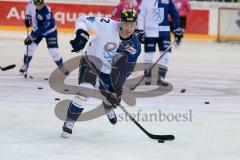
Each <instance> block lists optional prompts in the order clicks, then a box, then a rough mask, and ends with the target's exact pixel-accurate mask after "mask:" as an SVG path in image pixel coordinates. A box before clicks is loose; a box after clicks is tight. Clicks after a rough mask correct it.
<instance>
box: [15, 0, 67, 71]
mask: <svg viewBox="0 0 240 160" xmlns="http://www.w3.org/2000/svg"><path fill="white" fill-rule="evenodd" d="M31 24H32V32H31V34H30V35H29V36H28V37H27V38H26V39H25V41H24V44H25V45H27V50H26V53H25V54H24V58H23V65H22V67H21V68H20V72H21V73H24V72H26V70H27V68H28V66H29V63H30V61H31V59H32V56H33V53H34V51H35V50H36V48H37V46H38V44H39V43H40V42H41V40H42V38H44V37H45V38H46V42H47V47H48V50H49V53H50V54H51V56H52V58H53V60H54V61H55V63H56V64H57V66H58V67H59V69H60V70H61V71H62V72H63V73H64V74H65V75H68V74H69V72H68V71H67V70H66V69H65V68H64V66H63V60H62V56H61V55H60V54H59V50H58V39H57V26H56V25H55V20H54V18H53V14H52V11H51V8H50V7H49V6H48V5H47V4H46V3H44V0H31V1H29V3H28V5H27V9H26V19H25V25H26V27H27V29H28V28H29V27H30V26H31Z"/></svg>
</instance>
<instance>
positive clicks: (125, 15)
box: [121, 8, 138, 22]
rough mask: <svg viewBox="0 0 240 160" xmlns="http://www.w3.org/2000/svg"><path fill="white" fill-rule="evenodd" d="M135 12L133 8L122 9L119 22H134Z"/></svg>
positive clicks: (135, 18)
mask: <svg viewBox="0 0 240 160" xmlns="http://www.w3.org/2000/svg"><path fill="white" fill-rule="evenodd" d="M137 17H138V16H137V12H136V11H135V10H134V9H133V8H124V9H123V10H122V13H121V21H124V22H136V21H137Z"/></svg>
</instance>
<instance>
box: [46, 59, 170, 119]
mask: <svg viewBox="0 0 240 160" xmlns="http://www.w3.org/2000/svg"><path fill="white" fill-rule="evenodd" d="M80 58H81V56H78V57H75V58H72V59H70V60H68V61H67V62H66V63H65V64H64V65H65V67H66V68H67V69H68V70H69V71H70V73H71V72H72V71H74V70H75V69H77V68H78V67H79V62H80ZM96 61H98V60H96ZM100 67H101V64H100V65H96V68H98V69H99V68H100ZM143 69H144V64H143V63H139V64H136V67H135V70H134V71H143ZM155 71H156V73H155V72H154V74H153V75H157V70H155ZM141 76H142V75H141ZM141 76H138V77H135V78H131V79H128V80H127V81H126V83H125V84H124V86H123V95H122V100H123V101H124V102H125V103H126V104H127V105H128V106H135V105H136V98H147V97H157V96H161V95H164V94H166V93H169V92H170V91H172V89H173V86H172V84H169V85H168V86H167V87H164V86H157V85H156V81H157V77H156V76H153V85H156V86H147V87H145V86H144V87H143V86H142V85H143V83H141V84H140V87H139V89H137V90H135V91H131V90H129V87H128V86H129V85H131V84H133V83H135V82H137V81H138V80H139V79H141ZM65 79H66V76H65V75H64V74H63V73H62V72H61V71H60V70H59V69H55V70H54V71H53V73H52V74H51V76H50V78H49V85H50V87H51V88H52V89H53V90H54V91H56V92H59V93H62V94H67V95H78V94H84V95H86V96H88V97H91V98H96V99H99V100H102V99H103V98H104V97H103V96H102V94H101V93H100V92H99V90H98V89H90V88H85V87H80V86H75V85H67V84H65V83H64V80H65ZM66 90H67V91H68V92H66ZM70 102H71V100H69V99H65V100H62V101H60V102H59V103H57V105H56V107H55V114H56V116H57V117H58V118H59V119H61V120H65V119H66V113H67V110H68V106H69V104H70ZM103 115H105V113H104V111H103V110H102V104H100V105H98V106H96V108H94V109H93V110H90V111H87V112H84V113H82V115H81V118H79V121H87V120H91V119H95V118H98V117H100V116H103Z"/></svg>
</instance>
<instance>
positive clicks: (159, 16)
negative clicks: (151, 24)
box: [152, 8, 164, 23]
mask: <svg viewBox="0 0 240 160" xmlns="http://www.w3.org/2000/svg"><path fill="white" fill-rule="evenodd" d="M152 16H153V20H155V21H156V22H157V23H162V22H163V20H164V8H154V9H153V15H152Z"/></svg>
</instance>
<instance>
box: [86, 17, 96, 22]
mask: <svg viewBox="0 0 240 160" xmlns="http://www.w3.org/2000/svg"><path fill="white" fill-rule="evenodd" d="M87 20H88V21H90V22H91V23H93V22H95V17H92V16H90V17H87Z"/></svg>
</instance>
